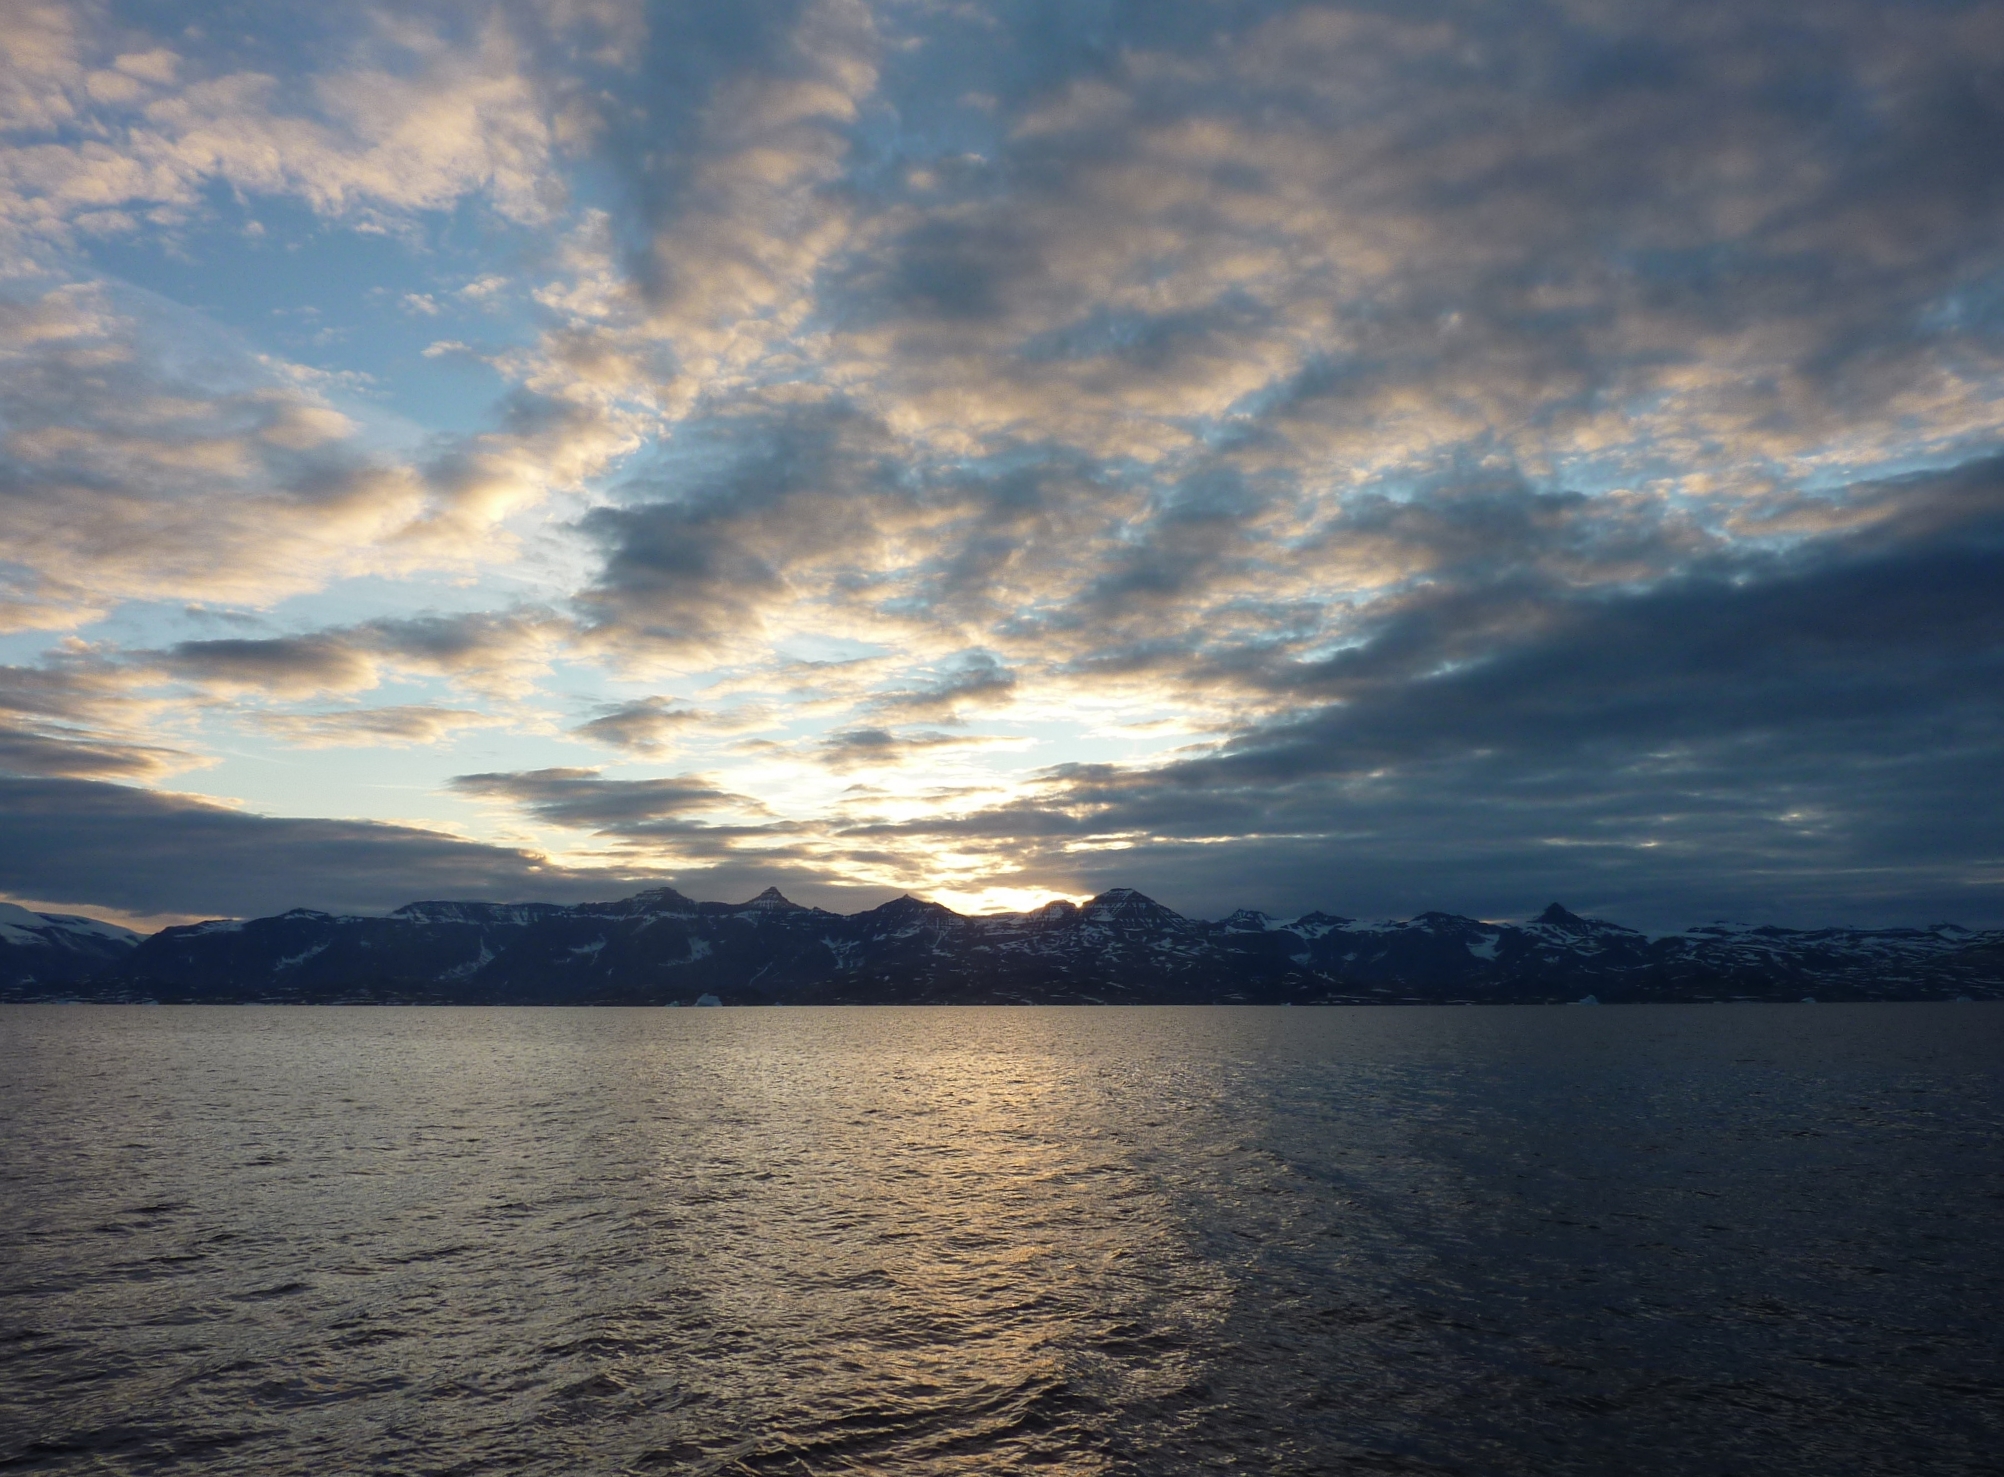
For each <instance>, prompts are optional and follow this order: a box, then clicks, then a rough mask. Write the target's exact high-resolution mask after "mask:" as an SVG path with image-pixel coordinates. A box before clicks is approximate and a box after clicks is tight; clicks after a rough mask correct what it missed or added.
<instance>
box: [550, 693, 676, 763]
mask: <svg viewBox="0 0 2004 1477" xmlns="http://www.w3.org/2000/svg"><path fill="white" fill-rule="evenodd" d="M702 716H703V715H702V714H701V713H699V712H697V711H696V710H695V709H694V708H691V707H687V706H683V705H681V704H680V703H679V700H678V699H676V698H672V697H658V696H657V697H644V698H639V699H637V700H635V701H633V702H630V703H613V704H609V705H607V706H606V707H604V708H602V709H601V710H600V711H599V714H598V716H597V717H596V718H592V719H590V720H588V721H586V722H584V723H580V724H579V725H578V726H577V727H576V728H573V729H572V730H571V732H572V733H574V734H576V735H577V736H578V737H579V738H587V739H591V740H593V741H594V742H596V743H601V744H608V745H610V746H611V747H613V748H615V749H626V750H629V751H631V752H632V753H635V754H658V753H660V752H662V751H663V750H664V749H666V748H667V747H668V742H669V740H670V739H671V738H672V737H673V736H674V735H675V734H676V733H678V732H680V731H682V730H684V729H686V728H687V727H688V725H690V724H691V723H697V722H700V721H701V720H702Z"/></svg>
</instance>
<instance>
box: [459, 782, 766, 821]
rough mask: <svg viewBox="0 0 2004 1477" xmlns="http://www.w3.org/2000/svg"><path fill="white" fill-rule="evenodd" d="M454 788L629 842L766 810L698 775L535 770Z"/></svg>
mask: <svg viewBox="0 0 2004 1477" xmlns="http://www.w3.org/2000/svg"><path fill="white" fill-rule="evenodd" d="M452 788H453V789H454V790H456V791H458V792H459V793H460V794H462V795H472V796H476V797H478V798H480V799H483V800H502V801H507V802H509V803H511V804H513V805H517V806H520V807H521V808H522V809H524V810H526V811H527V812H528V813H530V814H531V815H533V816H535V817H536V818H537V819H538V820H543V821H548V822H551V823H553V824H556V825H560V826H569V827H574V828H577V829H581V830H583V829H589V830H596V831H601V832H608V833H613V834H619V835H628V836H632V835H645V834H648V833H651V832H660V831H665V830H669V829H674V828H678V827H680V826H683V825H685V824H687V823H688V818H689V817H691V816H695V815H701V814H706V813H715V812H718V811H737V812H743V811H758V810H761V809H762V807H761V806H760V805H759V804H758V802H757V801H755V800H752V799H750V798H748V797H747V796H744V795H734V794H731V793H730V792H729V791H727V790H723V789H720V788H719V787H718V786H717V785H715V784H713V783H711V782H710V781H709V780H707V779H704V778H702V777H701V776H697V775H682V776H679V777H678V778H675V779H648V780H609V779H606V778H604V777H603V776H602V775H601V774H600V772H599V771H598V770H595V769H535V770H527V771H521V772H513V773H494V774H462V775H460V776H458V777H457V778H455V779H454V780H453V781H452Z"/></svg>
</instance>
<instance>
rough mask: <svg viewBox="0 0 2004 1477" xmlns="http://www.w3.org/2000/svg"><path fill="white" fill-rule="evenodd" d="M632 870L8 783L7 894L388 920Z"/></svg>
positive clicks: (390, 831) (555, 892)
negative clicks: (420, 907) (419, 907)
mask: <svg viewBox="0 0 2004 1477" xmlns="http://www.w3.org/2000/svg"><path fill="white" fill-rule="evenodd" d="M632 885H633V876H632V874H622V873H617V872H601V873H591V872H577V871H566V870H565V869H563V868H560V867H553V866H550V865H549V864H547V863H546V862H545V861H543V859H541V858H539V857H537V856H535V855H534V854H532V853H529V852H524V851H516V850H512V849H510V848H507V847H501V846H486V845H482V844H480V843H478V842H471V841H463V840H460V839H459V838H457V837H453V836H446V835H442V834H440V833H438V832H435V831H424V830H419V829H416V828H414V827H410V826H394V825H381V824H377V823H374V822H370V821H334V820H306V819H292V818H285V817H277V816H265V815H256V814H252V813H249V812H246V811H240V810H232V809H229V808H227V807H225V806H222V805H218V804H216V803H215V802H213V801H209V800H203V799H199V798H197V797H195V796H191V795H174V794H163V793H161V792H158V791H153V790H140V789H133V788H130V787H127V786H123V785H113V784H98V783H92V782H89V781H84V780H62V779H0V892H6V893H8V894H11V895H13V896H15V897H33V898H36V899H39V900H44V901H48V902H57V903H71V904H74V905H75V906H78V907H83V908H89V907H100V908H116V909H119V910H121V911H123V912H126V913H131V914H137V915H141V916H148V915H159V914H189V913H193V914H208V915H212V916H230V915H242V916H253V915H262V914H269V913H278V912H283V911H284V910H286V909H287V908H294V907H314V908H323V909H327V910H329V911H343V910H346V911H355V912H383V911H387V910H388V909H390V908H394V907H398V906H401V905H402V904H404V903H407V902H411V901H414V900H417V899H420V898H437V897H446V898H453V897H475V898H488V899H494V900H503V899H519V898H557V899H564V900H572V901H578V900H583V899H585V898H590V897H603V896H608V895H612V896H616V895H618V894H619V892H620V891H621V890H622V889H628V888H630V887H631V886H632Z"/></svg>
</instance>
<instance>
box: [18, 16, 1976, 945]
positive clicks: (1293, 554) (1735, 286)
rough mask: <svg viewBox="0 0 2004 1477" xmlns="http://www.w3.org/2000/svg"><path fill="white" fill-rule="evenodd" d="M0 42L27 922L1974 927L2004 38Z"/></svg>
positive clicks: (736, 24) (1896, 23) (123, 37)
mask: <svg viewBox="0 0 2004 1477" xmlns="http://www.w3.org/2000/svg"><path fill="white" fill-rule="evenodd" d="M0 48H4V51H0V57H4V60H0V896H4V897H6V898H10V899H12V900H14V901H16V902H20V903H23V904H26V905H29V906H34V907H39V908H45V909H48V908H53V909H66V910H73V911H85V912H91V913H95V914H97V915H99V916H106V917H115V918H120V919H124V920H128V921H132V922H135V923H139V924H141V925H142V926H157V925H158V924H160V923H164V922H171V921H177V920H181V919H186V918H192V917H203V916H231V915H252V914H262V913H271V912H276V911H281V910H283V909H286V908H290V907H294V906H309V907H318V908H326V909H330V910H342V911H358V912H369V911H380V910H386V909H388V908H392V907H395V906H397V905H399V904H401V903H404V902H407V901H410V900H412V899H416V898H436V897H473V898H497V899H498V898H549V899H553V900H561V901H575V900H582V899H586V898H594V897H616V896H620V895H623V894H624V893H627V892H631V891H635V890H637V889H638V888H640V887H643V886H656V885H663V884H667V885H673V886H675V887H676V888H678V889H680V890H681V891H683V892H685V893H688V894H689V895H691V896H695V897H699V898H716V899H725V900H737V899H741V898H744V897H748V896H750V895H752V894H753V893H755V892H757V891H759V890H760V889H762V888H763V887H765V886H768V885H777V886H779V887H780V888H781V889H782V890H783V891H785V892H786V893H787V894H788V895H789V896H791V897H794V898H795V899H797V900H799V901H802V902H807V903H813V904H817V905H821V906H826V907H830V908H836V909H839V910H842V911H854V910H856V909H859V908H864V907H869V906H874V905H875V904H877V903H879V902H882V901H884V900H886V899H888V898H890V897H894V896H896V895H898V894H899V893H902V892H906V891H910V892H914V893H918V894H920V895H923V896H929V897H932V898H935V899H937V900H939V901H941V902H943V903H946V904H947V905H949V906H952V907H955V908H958V909H960V910H962V911H969V912H975V911H990V910H995V909H1002V908H1018V907H1025V906H1032V905H1035V904H1037V903H1040V902H1042V901H1044V900H1046V899H1048V898H1051V897H1056V896H1064V897H1072V898H1083V897H1085V896H1087V895H1090V894H1092V893H1095V892H1097V891H1100V890H1102V889H1104V888H1107V887H1110V886H1115V885H1124V886H1131V887H1136V888H1139V889H1141V890H1142V891H1144V892H1146V893H1148V894H1150V895H1151V896H1154V897H1157V898H1159V899H1160V900H1161V901H1163V902H1165V903H1167V904H1169V905H1170V906H1172V907H1176V908H1178V909H1180V910H1182V911H1184V912H1187V913H1191V914H1193V915H1196V916H1204V917H1218V916H1222V915H1223V914H1225V913H1227V912H1229V911H1231V910H1232V909H1234V908H1238V907H1242V906H1245V907H1256V908H1261V909H1264V910H1266V911H1268V912H1270V913H1275V914H1280V915H1290V914H1294V913H1299V912H1303V911H1307V910H1309V909H1314V908H1321V909H1326V910H1328V911H1332V912H1337V913H1341V914H1344V915H1348V916H1360V917H1379V916H1404V915H1407V914H1410V913H1413V912H1417V911H1420V910H1423V909H1428V908H1441V909H1447V910H1451V911H1458V912H1465V913H1470V914H1475V915H1478V916H1483V917H1491V918H1507V917H1521V916H1525V915H1527V914H1530V913H1534V912H1536V911H1537V910H1538V909H1540V908H1542V907H1543V906H1544V905H1545V904H1546V903H1548V902H1550V901H1553V900H1555V899H1556V900H1561V901H1563V902H1564V903H1566V904H1567V905H1568V906H1569V907H1572V908H1574V909H1576V910H1578V911H1583V912H1591V913H1597V914H1601V915H1604V916H1608V917H1612V918H1617V919H1620V920H1622V921H1624V922H1628V923H1631V924H1634V925H1636V926H1642V927H1650V928H1658V929H1671V928H1678V927H1683V926H1687V925H1690V924H1693V923H1698V922H1701V921H1708V920H1711V919H1716V918H1722V917H1723V918H1734V919H1742V920H1747V921H1754V922H1770V921H1771V922H1779V923H1785V924H1790V925H1795V926H1816V925H1825V924H1924V923H1930V922H1935V921H1941V920H1955V921H1960V922H1964V923H1967V924H1971V925H1977V924H1995V923H2000V922H2004V151H2000V148H1999V140H2000V139H2004V5H1999V4H1996V3H1979V4H1957V3H1930V0H1899V3H1877V4H1866V3H1852V0H1813V3H1810V0H1802V3H1795V0H1772V3H1748V0H1731V3H1712V0H1686V3H1679V4H1677V5H1674V6H1665V5H1661V4H1624V3H1619V0H1545V3H1532V0H1480V3H1477V0H1405V3H1399V4H1381V5H1368V4H1339V5H1296V4H1264V3H1239V0H1146V3H1137V4H1124V3H1114V0H1064V3H1057V0H1021V3H1010V0H994V3H979V0H966V3H962V0H879V3H875V4H871V3H866V0H777V3H768V0H733V3H732V4H729V5H718V4H714V3H699V0H690V3H680V4H674V3H671V4H655V5H642V4H637V3H635V4H629V3H626V0H505V3H484V0H465V3H439V4H432V3H412V0H399V3H397V4H395V5H383V6H371V5H365V4H353V3H342V0H329V3H326V4H322V5H315V6H283V7H274V6H270V5H262V4H242V3H216V4H205V3H178V0H129V3H103V4H91V3H60V0H0Z"/></svg>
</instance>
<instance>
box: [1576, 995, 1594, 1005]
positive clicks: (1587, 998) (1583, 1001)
mask: <svg viewBox="0 0 2004 1477" xmlns="http://www.w3.org/2000/svg"><path fill="white" fill-rule="evenodd" d="M1573 1004H1575V1005H1598V1004H1600V996H1598V995H1582V996H1580V998H1579V999H1577V1000H1575V1001H1574V1002H1573Z"/></svg>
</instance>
